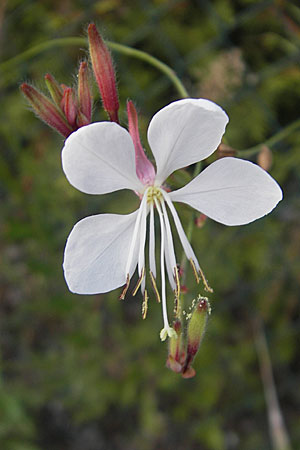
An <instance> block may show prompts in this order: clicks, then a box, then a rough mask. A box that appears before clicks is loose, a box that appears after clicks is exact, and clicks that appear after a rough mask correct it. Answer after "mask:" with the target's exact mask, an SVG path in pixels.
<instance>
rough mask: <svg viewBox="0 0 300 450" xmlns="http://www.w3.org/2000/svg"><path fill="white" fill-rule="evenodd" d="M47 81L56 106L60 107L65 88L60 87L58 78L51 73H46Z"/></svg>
mask: <svg viewBox="0 0 300 450" xmlns="http://www.w3.org/2000/svg"><path fill="white" fill-rule="evenodd" d="M44 78H45V83H46V86H47V88H48V91H49V93H50V95H51V97H52V100H53V101H54V103H55V104H56V106H58V107H60V103H61V101H62V98H63V90H62V88H61V87H60V85H59V83H58V82H57V81H56V79H55V78H54V77H53V76H52V75H51V74H50V73H46V75H45V77H44Z"/></svg>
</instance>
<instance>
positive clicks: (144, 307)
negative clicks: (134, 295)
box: [142, 289, 149, 320]
mask: <svg viewBox="0 0 300 450" xmlns="http://www.w3.org/2000/svg"><path fill="white" fill-rule="evenodd" d="M148 300H149V297H148V292H147V289H145V292H144V300H143V304H142V318H143V320H145V319H146V317H147V311H148Z"/></svg>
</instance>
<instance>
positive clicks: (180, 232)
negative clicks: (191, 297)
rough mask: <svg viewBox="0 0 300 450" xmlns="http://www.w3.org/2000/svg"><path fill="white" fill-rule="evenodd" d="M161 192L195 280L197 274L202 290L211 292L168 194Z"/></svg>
mask: <svg viewBox="0 0 300 450" xmlns="http://www.w3.org/2000/svg"><path fill="white" fill-rule="evenodd" d="M161 192H162V194H163V196H164V198H165V200H166V202H167V204H168V207H169V209H170V211H171V214H172V216H173V219H174V222H175V226H176V228H177V232H178V235H179V239H180V241H181V245H182V247H183V250H184V252H185V254H186V257H187V259H188V260H189V261H191V260H192V261H193V264H192V267H193V271H194V274H195V277H196V280H198V279H199V276H198V274H199V275H200V277H201V279H202V281H203V284H204V289H205V290H207V291H209V292H213V290H212V288H211V287H209V285H208V283H207V280H206V278H205V276H204V273H203V270H202V269H201V267H200V265H199V262H198V260H197V258H196V255H195V253H194V250H193V249H192V247H191V244H190V243H189V241H188V239H187V237H186V234H185V232H184V229H183V227H182V225H181V222H180V219H179V217H178V214H177V211H176V209H175V207H174V205H173V203H172V201H171V199H170V198H169V196H168V194H167V193H166V192H165V191H164V190H163V189H162V191H161ZM197 283H198V281H197Z"/></svg>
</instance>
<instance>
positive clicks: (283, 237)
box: [0, 0, 300, 450]
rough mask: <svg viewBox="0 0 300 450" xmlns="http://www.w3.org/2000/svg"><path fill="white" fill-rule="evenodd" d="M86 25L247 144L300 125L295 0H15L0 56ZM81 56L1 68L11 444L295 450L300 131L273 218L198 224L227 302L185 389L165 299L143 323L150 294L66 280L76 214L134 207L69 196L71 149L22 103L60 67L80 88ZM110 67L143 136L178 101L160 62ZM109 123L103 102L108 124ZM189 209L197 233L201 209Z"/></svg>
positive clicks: (220, 298) (0, 278) (0, 273)
mask: <svg viewBox="0 0 300 450" xmlns="http://www.w3.org/2000/svg"><path fill="white" fill-rule="evenodd" d="M90 21H94V22H96V23H97V25H98V27H99V29H101V31H102V32H103V34H104V36H105V37H106V38H107V39H111V40H113V41H116V42H119V43H123V44H127V45H130V46H133V47H135V48H139V49H141V50H144V51H147V52H149V53H151V54H152V55H153V56H155V57H157V58H159V59H161V60H162V61H164V62H166V63H167V64H169V65H170V66H171V67H172V68H173V69H174V70H175V71H176V72H177V74H178V75H179V77H180V78H181V79H182V80H183V82H184V84H185V85H186V87H187V89H188V91H189V93H190V94H191V96H194V97H206V98H209V99H212V100H214V101H216V102H217V103H219V104H220V105H221V106H222V107H223V108H224V109H225V110H226V111H227V113H228V115H229V117H230V123H229V125H228V127H227V132H226V139H227V141H226V142H227V144H229V145H231V146H232V147H234V148H236V149H239V150H242V149H247V148H249V147H251V146H254V145H257V144H260V143H263V142H265V141H266V140H267V139H268V138H270V137H271V136H273V135H276V133H278V132H279V131H280V130H281V129H284V128H285V127H286V126H288V125H289V124H291V123H292V122H294V121H295V120H297V119H299V104H300V67H299V60H300V8H299V3H298V1H294V2H292V1H284V0H278V1H275V0H273V1H272V0H269V1H261V0H259V1H253V0H216V1H206V0H202V1H200V0H199V1H197V0H194V1H183V0H181V1H180V0H177V1H176V0H174V1H170V0H169V1H167V0H154V1H148V0H140V1H138V0H133V1H130V2H129V1H128V2H124V1H122V0H103V1H93V0H86V1H80V0H75V1H71V0H63V1H62V0H51V1H50V0H49V1H48V0H45V1H32V0H8V1H5V0H4V1H3V0H2V2H1V4H0V33H1V34H0V51H1V62H3V61H5V60H8V59H10V58H12V57H13V56H15V55H18V54H19V53H21V52H23V51H25V50H27V49H28V48H31V47H32V46H35V45H37V44H39V43H41V42H45V41H47V40H51V39H54V38H58V37H68V36H85V30H86V26H87V24H88V23H89V22H90ZM85 56H86V49H85V48H79V47H78V46H66V47H63V48H60V49H52V50H48V51H44V52H42V53H41V54H39V55H36V56H35V57H33V58H30V59H27V60H26V61H23V62H21V63H18V64H12V65H9V66H5V67H4V66H0V89H1V107H0V117H1V121H0V146H1V150H0V158H1V159H0V196H1V214H0V231H1V238H0V239H1V240H0V246H1V253H0V254H1V266H0V267H1V268H0V335H1V374H0V449H1V450H37V449H43V450H44V449H45V450H48V449H49V450H50V449H51V450H56V449H57V450H60V449H61V450H71V449H72V450H102V449H105V450H121V449H122V450H150V449H166V450H171V449H172V450H185V449H189V450H193V449H200V450H223V449H226V450H227V449H228V450H231V449H232V450H234V449H242V450H268V449H272V450H285V449H288V448H293V449H299V448H300V416H299V405H300V390H299V368H300V364H299V360H300V350H299V327H300V323H299V281H300V275H299V273H300V259H299V250H300V227H299V217H300V197H299V181H300V175H299V162H300V129H299V128H298V129H295V130H294V131H293V132H292V133H290V134H289V135H288V136H286V137H285V139H283V140H281V141H279V142H277V143H276V145H274V146H273V147H272V151H273V164H272V167H271V168H270V173H271V174H272V175H273V176H274V177H275V178H276V180H277V181H278V182H279V183H280V185H281V186H282V188H283V190H284V200H283V201H282V202H281V203H280V204H279V206H278V207H277V208H276V210H275V211H274V212H273V213H272V214H271V215H269V216H267V217H265V218H263V219H261V220H259V221H257V222H254V223H252V224H250V225H247V226H243V227H225V226H222V225H220V224H217V223H214V222H213V221H210V220H208V221H207V222H206V223H205V226H204V227H203V228H201V229H200V228H195V229H194V232H193V240H192V241H193V247H194V249H195V252H196V254H197V255H198V257H199V259H200V262H201V265H202V266H203V268H204V270H205V273H206V275H207V277H208V279H209V281H210V284H211V285H212V286H213V287H214V291H215V293H214V294H213V295H211V296H210V300H211V303H212V308H213V314H212V317H211V319H210V322H209V326H208V331H207V334H206V336H205V341H204V343H203V345H202V347H201V349H200V352H199V355H198V357H197V360H196V362H195V364H194V367H195V369H196V371H197V375H196V377H195V378H193V379H190V380H184V379H182V378H181V377H180V376H179V375H176V374H174V373H173V372H171V371H169V370H168V369H166V368H165V367H164V365H165V361H166V357H167V346H166V343H161V342H160V339H159V330H160V329H161V327H162V323H161V309H160V306H159V305H157V304H156V302H155V299H154V296H151V299H150V305H149V312H148V317H147V319H146V320H145V321H143V320H142V319H141V299H140V298H131V297H130V296H129V297H128V298H127V299H126V300H125V301H124V302H119V301H118V295H119V292H118V291H115V292H112V293H110V294H106V295H96V296H77V295H73V294H71V293H69V292H68V289H67V287H66V284H65V282H64V279H63V273H62V269H61V263H62V258H63V249H64V245H65V241H66V238H67V236H68V234H69V232H70V230H71V228H72V226H73V225H74V224H75V222H76V221H77V220H79V219H81V218H83V217H85V216H87V215H91V214H97V213H100V212H119V213H128V212H131V211H133V210H134V209H135V208H136V207H137V205H138V200H137V197H135V196H134V195H132V194H131V193H130V192H118V193H115V194H109V195H105V196H101V197H100V196H89V195H84V194H82V193H80V192H79V191H77V190H75V189H74V188H73V187H72V186H70V185H69V184H68V182H67V180H66V178H65V176H64V175H63V172H62V170H61V162H60V151H61V148H62V145H63V139H62V138H61V137H60V136H59V135H58V134H56V133H55V132H54V131H52V130H51V129H50V128H48V127H47V126H46V125H44V124H43V123H42V122H40V121H39V120H38V119H37V118H36V117H35V116H34V114H33V113H32V112H31V111H30V110H29V108H28V106H27V104H26V102H25V100H24V98H23V97H22V96H21V94H20V92H19V84H20V83H21V82H24V81H26V82H32V83H33V84H34V85H35V86H37V87H39V88H43V89H44V83H43V76H44V74H45V73H47V72H50V73H52V74H53V75H54V76H55V77H56V78H57V79H58V80H59V81H60V82H63V83H65V84H69V85H72V84H74V81H75V73H76V71H77V68H78V63H79V62H80V60H81V59H82V58H83V57H85ZM114 59H115V62H116V67H117V75H118V80H119V94H120V99H121V122H122V124H123V125H126V115H125V102H126V99H127V98H128V97H130V98H131V99H133V100H134V102H135V104H136V105H137V108H138V110H139V111H140V120H141V134H142V137H143V140H144V143H145V142H146V127H147V124H148V122H149V120H150V118H151V117H152V115H153V114H154V113H155V112H156V111H157V110H158V109H160V108H161V107H163V106H165V105H166V104H168V103H170V101H172V100H175V99H177V98H178V95H177V93H176V91H175V89H174V87H173V86H172V85H171V84H170V82H169V80H168V79H167V78H166V77H165V76H164V75H162V74H161V73H160V72H158V71H157V69H155V68H153V67H151V66H149V65H147V64H146V63H144V62H141V61H137V60H134V59H130V58H128V57H126V56H123V55H120V54H116V53H114ZM95 95H98V94H97V90H96V88H95ZM103 119H106V117H105V115H104V114H103V112H102V109H101V103H100V101H99V97H97V101H96V104H95V106H94V121H95V120H103ZM252 160H253V161H255V160H256V157H255V156H254V157H253V158H252ZM179 213H180V216H181V218H182V221H183V225H184V226H185V228H186V227H187V225H188V222H189V220H190V217H191V210H190V209H189V208H188V207H187V206H183V205H181V206H180V209H179ZM178 250H179V252H178V255H179V257H178V259H179V258H180V255H181V253H180V248H179V247H178ZM187 284H188V286H189V289H190V290H189V292H188V294H187V295H186V298H187V301H190V300H191V299H192V298H194V297H195V296H196V295H197V294H198V293H199V289H198V288H197V287H196V285H195V283H194V281H193V278H192V276H191V274H190V273H188V283H187ZM137 297H138V296H137ZM272 374H273V377H272ZM273 381H274V383H273ZM275 386H276V388H275ZM277 399H278V402H277ZM276 414H277V415H276ZM270 418H271V420H270ZM289 440H290V446H289V444H288V441H289Z"/></svg>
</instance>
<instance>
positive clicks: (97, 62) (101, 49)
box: [88, 23, 119, 123]
mask: <svg viewBox="0 0 300 450" xmlns="http://www.w3.org/2000/svg"><path fill="white" fill-rule="evenodd" d="M88 38H89V50H90V55H91V60H92V66H93V71H94V74H95V78H96V81H97V84H98V87H99V90H100V94H101V98H102V102H103V107H104V109H105V111H106V112H107V113H108V115H109V118H110V120H111V121H112V122H117V123H119V118H118V111H119V99H118V93H117V85H116V77H115V71H114V68H113V63H112V59H111V56H110V53H109V50H108V48H107V46H106V45H105V43H104V41H103V39H102V37H101V36H100V34H99V33H98V30H97V28H96V25H95V24H94V23H91V24H90V25H89V26H88Z"/></svg>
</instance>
